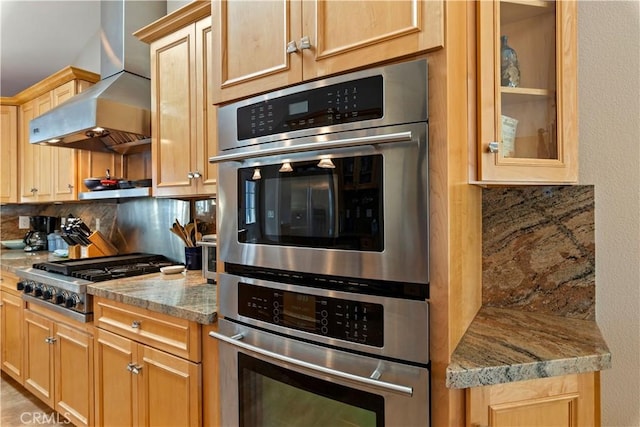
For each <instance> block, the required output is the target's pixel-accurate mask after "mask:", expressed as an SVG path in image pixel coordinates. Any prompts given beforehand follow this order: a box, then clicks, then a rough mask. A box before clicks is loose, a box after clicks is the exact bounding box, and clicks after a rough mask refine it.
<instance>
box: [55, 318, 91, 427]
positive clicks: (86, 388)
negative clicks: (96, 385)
mask: <svg viewBox="0 0 640 427" xmlns="http://www.w3.org/2000/svg"><path fill="white" fill-rule="evenodd" d="M55 338H56V341H55V378H56V386H55V402H56V404H55V409H56V411H58V413H60V414H62V415H63V416H64V417H65V418H67V419H69V421H71V422H72V423H73V424H74V425H76V426H78V425H85V426H88V425H93V407H94V405H93V397H94V394H93V337H92V336H91V335H90V334H87V333H85V332H82V331H78V330H76V329H73V328H70V327H69V326H67V325H63V324H60V323H58V324H56V334H55Z"/></svg>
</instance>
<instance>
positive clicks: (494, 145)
mask: <svg viewBox="0 0 640 427" xmlns="http://www.w3.org/2000/svg"><path fill="white" fill-rule="evenodd" d="M498 151H500V143H499V142H497V141H491V142H490V143H489V152H490V153H497V152H498Z"/></svg>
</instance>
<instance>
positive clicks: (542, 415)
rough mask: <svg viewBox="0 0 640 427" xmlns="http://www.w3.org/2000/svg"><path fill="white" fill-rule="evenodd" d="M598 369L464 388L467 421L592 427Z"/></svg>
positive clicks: (505, 426) (494, 426)
mask: <svg viewBox="0 0 640 427" xmlns="http://www.w3.org/2000/svg"><path fill="white" fill-rule="evenodd" d="M596 395H599V376H598V373H597V372H596V373H586V374H575V375H566V376H560V377H552V378H542V379H537V380H529V381H519V382H515V383H508V384H497V385H492V386H485V387H476V388H472V389H468V390H467V425H468V426H470V427H474V426H488V427H549V426H557V427H595V426H599V425H600V417H599V407H598V405H597V404H596V402H597V401H598V400H597V399H596Z"/></svg>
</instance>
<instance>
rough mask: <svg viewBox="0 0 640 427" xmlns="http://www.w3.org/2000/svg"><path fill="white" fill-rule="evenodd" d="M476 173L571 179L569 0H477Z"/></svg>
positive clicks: (496, 177) (572, 26)
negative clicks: (478, 133)
mask: <svg viewBox="0 0 640 427" xmlns="http://www.w3.org/2000/svg"><path fill="white" fill-rule="evenodd" d="M478 13H479V19H478V23H479V24H478V25H479V32H478V63H479V68H478V70H479V84H478V91H479V93H478V97H479V99H478V101H479V104H478V108H479V116H478V117H479V129H480V140H479V151H480V152H479V153H478V154H479V155H478V162H479V165H478V166H479V167H478V177H477V178H478V180H479V181H483V182H492V181H495V182H498V183H506V182H510V183H515V184H517V183H534V184H535V183H549V182H558V183H562V182H565V183H566V182H575V181H576V180H577V99H576V93H577V87H576V77H575V76H576V65H577V64H576V57H577V55H576V18H575V2H570V1H557V2H556V1H536V0H532V1H530V0H506V1H480V2H478Z"/></svg>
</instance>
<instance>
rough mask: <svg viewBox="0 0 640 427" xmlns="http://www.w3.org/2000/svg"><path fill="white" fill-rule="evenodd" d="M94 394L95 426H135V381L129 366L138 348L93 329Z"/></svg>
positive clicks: (136, 390)
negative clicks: (94, 339)
mask: <svg viewBox="0 0 640 427" xmlns="http://www.w3.org/2000/svg"><path fill="white" fill-rule="evenodd" d="M95 343H96V345H95V363H96V366H95V368H96V369H95V373H96V375H95V393H96V421H95V424H96V425H97V426H122V427H126V426H132V425H137V422H136V421H137V420H135V419H134V415H135V413H136V410H137V400H136V396H137V395H138V388H137V385H138V383H137V381H136V378H134V376H133V375H131V372H130V370H128V369H127V367H129V366H132V364H133V362H134V360H135V357H136V350H137V344H136V343H135V342H134V341H131V340H130V339H127V338H122V337H120V336H118V335H115V334H112V333H109V332H105V331H103V330H101V329H96V341H95Z"/></svg>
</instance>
